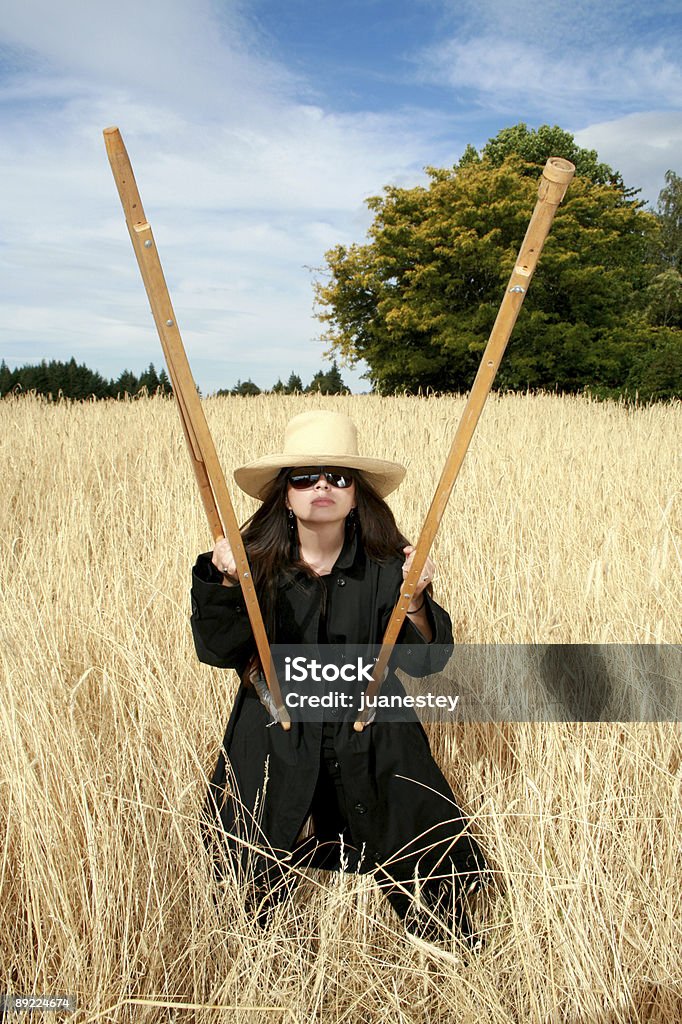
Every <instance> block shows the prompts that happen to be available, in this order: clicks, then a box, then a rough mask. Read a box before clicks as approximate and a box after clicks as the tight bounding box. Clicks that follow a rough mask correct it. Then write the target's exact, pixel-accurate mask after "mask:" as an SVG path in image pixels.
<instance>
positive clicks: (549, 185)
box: [354, 157, 575, 732]
mask: <svg viewBox="0 0 682 1024" xmlns="http://www.w3.org/2000/svg"><path fill="white" fill-rule="evenodd" d="M574 173H575V167H574V166H573V164H572V163H570V162H569V161H568V160H562V159H561V158H560V157H550V159H549V160H548V161H547V163H546V165H545V168H544V170H543V172H542V177H541V179H540V184H539V187H538V200H537V203H536V204H535V209H534V210H533V215H532V217H531V220H530V223H529V225H528V230H527V231H526V237H525V238H524V240H523V243H522V245H521V249H520V251H519V255H518V257H517V260H516V265H515V267H514V269H513V271H512V274H511V277H510V278H509V284H508V285H507V289H506V291H505V293H504V297H503V299H502V303H501V305H500V309H499V311H498V314H497V318H496V320H495V323H494V325H493V329H492V331H491V334H490V338H489V339H488V344H487V345H486V348H485V351H484V353H483V358H482V359H481V364H480V366H479V368H478V373H477V374H476V378H475V380H474V383H473V385H472V388H471V392H470V394H469V398H468V400H467V403H466V406H465V407H464V412H463V413H462V418H461V420H460V423H459V426H458V428H457V431H456V433H455V436H454V439H453V441H452V446H451V448H450V453H449V455H448V457H447V460H446V463H445V466H444V468H443V472H442V474H441V478H440V480H439V482H438V486H437V487H436V492H435V494H434V497H433V500H432V502H431V507H430V508H429V511H428V513H427V515H426V519H425V520H424V525H423V527H422V531H421V534H420V536H419V540H418V541H417V546H416V548H415V552H414V558H413V559H412V565H411V566H410V571H409V572H408V574H407V575H406V577H405V579H404V580H403V585H402V588H401V590H400V596H399V598H398V602H397V604H396V606H395V608H394V609H393V612H392V613H391V618H390V619H389V622H388V626H387V627H386V632H385V633H384V638H383V641H382V645H381V650H380V651H379V656H378V658H377V661H376V664H375V666H374V671H373V673H372V682H371V683H369V685H368V686H367V689H366V691H365V705H364V706H365V710H364V711H363V713H362V714H361V715H360V717H359V718H358V719H357V721H356V722H355V726H354V728H355V730H356V731H357V732H362V730H363V729H364V727H365V725H367V723H368V721H369V720H370V718H371V716H372V712H371V709H370V708H369V707H368V706H367V702H368V701H369V700H372V699H373V698H374V697H376V696H377V695H378V693H379V690H380V689H381V684H382V682H383V676H384V673H385V671H386V668H387V666H388V662H389V659H390V657H391V653H392V650H393V646H394V644H395V643H396V641H397V639H398V634H399V633H400V630H401V627H402V625H403V622H404V621H405V616H406V615H407V609H408V606H409V604H410V601H411V600H412V597H413V595H414V591H415V587H416V585H417V583H418V582H419V578H420V576H421V574H422V572H423V570H424V565H425V564H426V559H427V557H428V554H429V551H430V550H431V545H432V544H433V540H434V537H435V536H436V533H437V532H438V527H439V526H440V522H441V519H442V518H443V513H444V512H445V508H446V505H447V503H448V499H449V498H450V494H451V493H452V489H453V487H454V485H455V480H456V479H457V475H458V473H459V471H460V468H461V466H462V462H463V461H464V456H465V455H466V452H467V448H468V447H469V443H470V441H471V438H472V437H473V433H474V430H475V429H476V424H477V423H478V420H479V417H480V415H481V413H482V411H483V406H484V405H485V402H486V399H487V397H488V394H489V393H490V389H491V388H492V385H493V381H494V380H495V375H496V373H497V370H498V368H499V365H500V362H501V361H502V356H503V355H504V350H505V349H506V347H507V342H508V341H509V337H510V335H511V332H512V330H513V329H514V324H515V323H516V318H517V316H518V315H519V310H520V309H521V306H522V304H523V300H524V299H525V297H526V292H527V291H528V285H529V284H530V280H531V278H532V276H533V272H534V270H535V267H536V266H537V262H538V259H539V258H540V253H541V252H542V247H543V245H544V243H545V239H546V238H547V235H548V234H549V229H550V228H551V226H552V221H553V220H554V214H555V213H556V211H557V208H558V206H559V203H560V202H561V200H562V199H563V198H564V195H565V194H566V189H567V188H568V186H569V184H570V182H571V179H572V177H573V175H574Z"/></svg>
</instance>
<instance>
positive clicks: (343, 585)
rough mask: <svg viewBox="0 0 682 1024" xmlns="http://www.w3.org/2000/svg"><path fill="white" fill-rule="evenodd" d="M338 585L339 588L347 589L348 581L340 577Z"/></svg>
mask: <svg viewBox="0 0 682 1024" xmlns="http://www.w3.org/2000/svg"><path fill="white" fill-rule="evenodd" d="M336 585H337V587H345V585H346V581H345V580H344V578H343V576H339V578H338V580H337V581H336Z"/></svg>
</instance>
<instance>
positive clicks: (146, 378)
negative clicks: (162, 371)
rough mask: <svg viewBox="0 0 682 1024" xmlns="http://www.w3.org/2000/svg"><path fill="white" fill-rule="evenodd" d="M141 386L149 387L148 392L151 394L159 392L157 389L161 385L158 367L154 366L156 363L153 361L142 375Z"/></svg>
mask: <svg viewBox="0 0 682 1024" xmlns="http://www.w3.org/2000/svg"><path fill="white" fill-rule="evenodd" d="M139 386H140V389H141V388H146V389H147V393H148V394H150V395H155V394H156V392H157V390H158V388H159V386H160V382H159V375H158V373H157V372H156V369H155V368H154V364H153V363H150V364H149V366H148V367H147V369H146V370H145V371H144V373H143V374H142V376H141V377H140V384H139Z"/></svg>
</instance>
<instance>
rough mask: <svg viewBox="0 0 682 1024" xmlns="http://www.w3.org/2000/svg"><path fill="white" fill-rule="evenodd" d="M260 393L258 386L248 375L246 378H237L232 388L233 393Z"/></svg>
mask: <svg viewBox="0 0 682 1024" xmlns="http://www.w3.org/2000/svg"><path fill="white" fill-rule="evenodd" d="M260 393H261V391H260V388H259V387H258V385H257V384H254V383H253V381H252V380H251V378H250V377H249V379H248V380H244V381H241V380H238V381H237V384H236V387H234V388H232V394H233V395H260Z"/></svg>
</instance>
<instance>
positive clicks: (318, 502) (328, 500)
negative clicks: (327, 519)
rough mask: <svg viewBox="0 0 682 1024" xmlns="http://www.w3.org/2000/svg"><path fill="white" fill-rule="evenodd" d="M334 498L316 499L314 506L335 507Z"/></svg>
mask: <svg viewBox="0 0 682 1024" xmlns="http://www.w3.org/2000/svg"><path fill="white" fill-rule="evenodd" d="M333 504H334V499H333V498H314V499H313V505H333Z"/></svg>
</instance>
